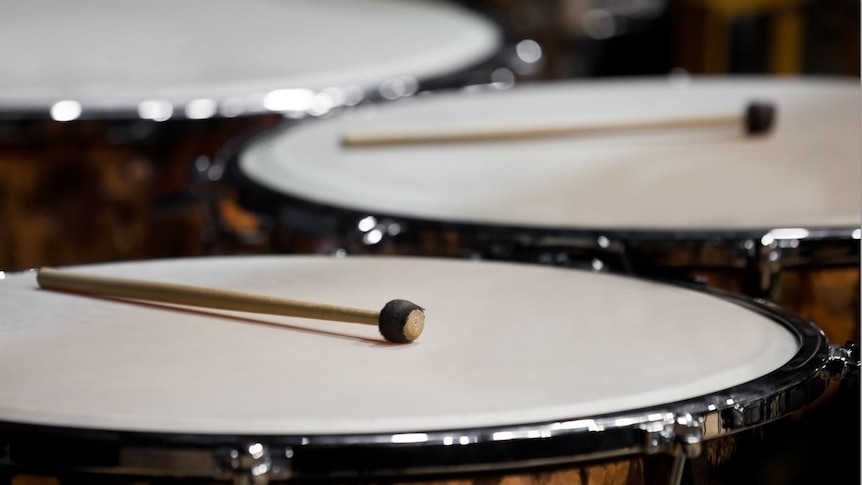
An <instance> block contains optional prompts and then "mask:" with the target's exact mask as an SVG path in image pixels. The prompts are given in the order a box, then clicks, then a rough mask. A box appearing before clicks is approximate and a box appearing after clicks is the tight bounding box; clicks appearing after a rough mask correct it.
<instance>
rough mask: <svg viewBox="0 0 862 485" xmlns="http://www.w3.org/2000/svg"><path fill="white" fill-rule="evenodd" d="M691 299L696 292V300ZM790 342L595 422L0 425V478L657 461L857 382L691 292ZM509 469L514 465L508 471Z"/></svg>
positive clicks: (812, 339)
mask: <svg viewBox="0 0 862 485" xmlns="http://www.w3.org/2000/svg"><path fill="white" fill-rule="evenodd" d="M695 290H698V288H695ZM698 291H704V292H706V293H710V294H713V295H715V296H716V297H720V298H724V299H727V300H729V301H731V302H733V303H735V304H737V305H740V306H743V307H745V308H747V309H749V310H751V311H754V312H757V313H760V314H762V315H764V316H766V317H768V318H770V319H772V320H773V321H775V322H776V323H777V324H779V325H782V326H783V327H785V328H787V329H788V330H789V331H791V332H792V333H793V334H794V335H795V336H796V338H797V339H798V341H799V345H800V347H799V350H798V351H797V353H796V354H795V356H794V357H793V358H792V359H791V360H790V361H788V362H787V363H786V364H784V365H783V366H781V367H780V368H779V369H777V370H775V371H773V372H770V373H769V374H767V375H765V376H762V377H760V378H757V379H754V380H752V381H749V382H744V383H740V384H739V385H736V386H734V387H731V388H728V389H724V390H722V391H719V392H716V393H712V394H709V395H704V396H701V397H697V398H692V399H688V400H684V401H680V402H674V403H668V404H663V405H658V406H654V407H649V408H643V409H636V410H632V411H625V412H620V413H613V414H607V415H599V416H580V417H573V418H572V419H568V420H557V421H553V422H540V423H525V424H522V425H510V426H499V427H487V428H475V429H453V430H431V431H426V430H415V432H409V433H397V434H355V435H316V436H302V435H295V436H289V435H278V436H276V435H248V436H240V435H185V434H170V433H140V432H125V431H109V430H93V429H73V428H59V427H50V426H39V425H28V424H21V423H11V422H4V423H0V445H2V448H0V449H2V450H4V454H3V455H0V468H9V469H12V470H28V469H36V470H46V469H47V470H51V471H68V472H73V473H79V472H80V473H96V474H114V475H116V474H122V475H134V476H162V477H164V476H182V477H202V478H210V479H212V478H214V479H226V480H229V479H233V480H234V481H235V482H236V483H245V482H243V481H242V480H240V478H238V477H249V476H258V475H259V477H258V478H260V479H261V480H264V479H265V480H264V481H261V482H260V483H265V481H267V480H286V479H294V478H295V479H318V478H337V479H347V478H362V477H366V478H367V477H388V476H405V475H409V476H421V475H443V476H445V475H451V474H455V473H469V472H482V471H498V470H510V469H514V468H520V467H530V466H543V465H555V464H569V463H579V462H586V461H591V460H599V459H605V458H613V457H624V456H633V455H654V454H665V455H671V456H674V457H677V458H693V457H696V456H698V455H699V454H700V453H701V447H702V445H703V444H704V442H706V441H709V440H712V439H716V438H720V437H724V436H728V435H731V434H734V433H738V432H741V431H744V430H748V429H751V428H755V427H758V426H761V425H764V424H767V423H770V422H772V421H775V420H779V419H781V418H785V417H787V416H788V415H790V414H791V413H793V412H795V411H799V410H802V409H804V408H805V407H806V406H808V405H810V404H811V403H812V402H814V401H815V400H817V399H818V398H819V397H821V396H822V395H823V394H824V393H825V392H826V389H827V386H828V385H829V384H830V383H831V382H834V381H840V382H844V381H849V380H854V381H855V380H856V379H858V372H859V353H858V346H849V345H848V346H847V347H844V348H842V347H836V346H830V345H829V344H828V343H827V340H826V338H825V335H824V334H823V332H822V331H821V330H820V329H818V328H817V327H816V326H815V325H814V324H813V323H812V322H810V321H807V320H804V319H802V318H800V317H798V316H795V315H793V314H791V313H789V312H787V311H785V310H783V309H782V308H780V307H778V306H776V305H774V304H772V303H769V302H766V301H764V300H760V299H751V298H747V297H742V296H736V295H732V294H729V293H724V292H719V291H715V290H707V289H703V288H699V290H698ZM512 457H517V458H516V459H514V460H513V459H512Z"/></svg>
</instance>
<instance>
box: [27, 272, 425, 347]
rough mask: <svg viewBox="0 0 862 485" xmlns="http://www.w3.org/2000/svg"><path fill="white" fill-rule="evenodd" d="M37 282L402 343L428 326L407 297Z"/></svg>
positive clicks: (69, 276)
mask: <svg viewBox="0 0 862 485" xmlns="http://www.w3.org/2000/svg"><path fill="white" fill-rule="evenodd" d="M36 281H37V282H38V283H39V286H40V287H42V288H45V289H50V290H59V291H66V292H72V293H86V294H91V295H100V296H109V297H118V298H129V299H134V300H145V301H155V302H162V303H173V304H178V305H188V306H195V307H206V308H217V309H220V310H233V311H241V312H251V313H265V314H270V315H285V316H292V317H300V318H314V319H318V320H330V321H338V322H350V323H362V324H365V325H376V326H377V328H378V329H379V330H380V334H381V335H383V337H384V338H386V340H389V341H391V342H398V343H407V342H412V341H413V340H416V338H417V337H419V334H421V333H422V329H423V328H424V327H425V312H424V309H423V308H421V307H420V306H418V305H416V304H415V303H412V302H410V301H407V300H392V301H390V302H388V303H386V305H384V306H383V309H382V310H380V311H379V312H376V311H373V310H363V309H359V308H350V307H342V306H335V305H324V304H319V303H312V302H306V301H298V300H288V299H284V298H276V297H272V296H263V295H252V294H248V293H239V292H234V291H227V290H218V289H212V288H201V287H196V286H185V285H175V284H168V283H157V282H150V281H139V280H130V279H122V278H114V277H108V276H97V275H91V274H84V273H79V272H73V271H66V270H58V269H55V268H41V269H39V271H38V273H37V275H36Z"/></svg>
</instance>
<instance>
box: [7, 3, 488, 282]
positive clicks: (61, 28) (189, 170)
mask: <svg viewBox="0 0 862 485" xmlns="http://www.w3.org/2000/svg"><path fill="white" fill-rule="evenodd" d="M0 8H2V11H3V15H2V16H0V64H2V66H3V69H2V70H0V186H2V187H3V190H2V192H0V219H2V220H3V224H2V229H0V230H2V231H3V233H2V236H0V268H3V269H6V270H11V269H25V268H29V267H34V266H39V265H44V264H71V263H81V262H94V261H107V260H116V259H139V258H144V257H157V256H164V257H167V256H179V255H192V254H199V253H201V252H202V251H204V250H205V248H204V247H202V246H203V244H204V242H205V241H203V240H204V239H206V238H207V235H208V233H206V231H210V230H212V229H213V228H214V227H215V228H217V227H219V226H218V222H219V221H210V220H209V219H208V217H215V216H218V215H220V214H221V213H216V211H210V212H205V213H201V206H202V205H203V204H199V203H197V201H198V199H200V198H201V197H202V196H201V192H202V191H203V190H204V189H203V188H202V187H208V186H209V185H211V184H210V181H211V180H213V179H218V178H219V176H220V171H221V170H222V167H221V166H217V164H214V163H213V160H212V159H213V157H214V156H215V155H216V154H217V152H218V151H219V150H220V149H221V148H222V147H223V146H224V145H225V144H227V143H229V142H231V141H232V140H234V139H237V138H239V137H243V136H246V135H248V134H250V133H253V132H256V131H258V130H260V129H263V128H268V127H272V126H274V125H276V124H278V123H279V122H280V121H282V120H283V119H284V117H289V118H298V117H304V116H324V115H327V114H331V113H332V112H333V111H336V110H339V109H343V107H345V106H351V105H355V104H357V103H360V102H362V101H363V100H366V99H377V98H380V99H396V98H400V97H405V96H409V95H411V94H413V93H415V92H417V91H421V90H424V89H429V88H432V87H433V88H439V89H442V88H443V87H447V86H460V85H461V83H464V82H467V81H468V80H469V81H470V82H478V81H477V78H481V76H480V73H484V72H485V71H486V70H487V73H486V74H490V72H491V70H490V69H491V66H495V65H498V63H499V62H501V61H499V60H497V59H495V57H498V56H500V55H501V53H502V50H501V49H502V43H503V41H504V39H503V38H502V33H501V32H500V31H499V30H498V28H497V26H496V24H494V23H492V22H491V21H490V20H488V19H486V18H485V17H483V16H481V15H480V14H478V13H476V12H473V11H471V10H468V9H466V8H464V7H462V6H459V5H456V4H450V3H446V2H439V1H422V0H419V1H411V2H402V1H397V0H282V1H268V0H251V1H236V0H185V1H182V2H174V1H169V0H156V1H146V2H135V1H129V0H125V1H113V0H84V1H79V2H54V1H45V0H37V1H33V2H18V1H11V0H2V1H0ZM443 33H445V35H443ZM482 79H484V78H482ZM485 82H489V81H485ZM94 234H98V237H94V236H93V235H94ZM210 239H211V238H210Z"/></svg>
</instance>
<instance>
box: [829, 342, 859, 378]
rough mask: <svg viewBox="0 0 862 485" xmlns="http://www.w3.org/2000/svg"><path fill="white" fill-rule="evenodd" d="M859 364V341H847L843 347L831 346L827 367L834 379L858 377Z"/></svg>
mask: <svg viewBox="0 0 862 485" xmlns="http://www.w3.org/2000/svg"><path fill="white" fill-rule="evenodd" d="M859 366H860V364H859V342H847V343H846V344H844V346H843V347H839V346H837V345H833V346H831V347H830V348H829V361H828V362H827V369H828V370H829V373H830V377H831V378H832V379H835V380H844V379H845V378H848V377H853V378H858V377H859Z"/></svg>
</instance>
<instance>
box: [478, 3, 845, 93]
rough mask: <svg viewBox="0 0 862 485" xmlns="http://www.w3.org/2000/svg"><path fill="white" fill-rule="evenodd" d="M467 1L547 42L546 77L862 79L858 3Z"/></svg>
mask: <svg viewBox="0 0 862 485" xmlns="http://www.w3.org/2000/svg"><path fill="white" fill-rule="evenodd" d="M464 3H465V4H466V5H469V6H471V7H473V8H475V9H478V10H479V11H481V12H485V13H486V14H488V15H491V16H492V17H493V18H495V19H497V20H498V21H499V22H500V24H501V25H503V26H504V28H505V29H506V30H507V32H509V33H510V34H511V35H512V36H513V37H514V38H524V39H532V40H534V41H536V42H537V43H538V44H539V45H540V46H541V47H542V52H543V54H544V60H543V62H542V65H541V67H540V68H538V69H537V70H536V72H535V73H534V76H535V77H539V78H555V79H556V78H572V77H599V76H632V75H649V74H665V73H668V72H671V71H673V70H684V71H686V72H689V73H692V74H728V73H730V74H744V73H751V74H784V75H793V74H832V75H836V74H837V75H850V76H858V73H859V2H854V1H849V0H812V1H806V0H537V1H527V0H483V1H472V2H470V1H468V2H464Z"/></svg>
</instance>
